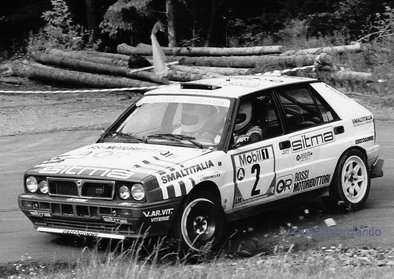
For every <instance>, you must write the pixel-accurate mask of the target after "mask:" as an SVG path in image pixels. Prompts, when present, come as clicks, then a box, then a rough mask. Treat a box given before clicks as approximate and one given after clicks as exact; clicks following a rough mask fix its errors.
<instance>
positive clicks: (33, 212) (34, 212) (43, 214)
mask: <svg viewBox="0 0 394 279" xmlns="http://www.w3.org/2000/svg"><path fill="white" fill-rule="evenodd" d="M29 212H30V214H31V215H32V216H38V217H51V213H50V212H49V211H41V210H29Z"/></svg>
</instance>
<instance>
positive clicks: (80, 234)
mask: <svg viewBox="0 0 394 279" xmlns="http://www.w3.org/2000/svg"><path fill="white" fill-rule="evenodd" d="M62 233H63V234H70V235H79V236H90V237H97V236H98V233H94V232H85V231H76V230H63V232H62Z"/></svg>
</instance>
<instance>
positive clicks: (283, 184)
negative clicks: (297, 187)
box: [275, 174, 293, 196]
mask: <svg viewBox="0 0 394 279" xmlns="http://www.w3.org/2000/svg"><path fill="white" fill-rule="evenodd" d="M292 186H293V175H291V174H289V175H286V176H282V177H280V178H279V180H278V182H277V183H276V187H275V196H281V195H285V194H288V193H290V192H291V189H292Z"/></svg>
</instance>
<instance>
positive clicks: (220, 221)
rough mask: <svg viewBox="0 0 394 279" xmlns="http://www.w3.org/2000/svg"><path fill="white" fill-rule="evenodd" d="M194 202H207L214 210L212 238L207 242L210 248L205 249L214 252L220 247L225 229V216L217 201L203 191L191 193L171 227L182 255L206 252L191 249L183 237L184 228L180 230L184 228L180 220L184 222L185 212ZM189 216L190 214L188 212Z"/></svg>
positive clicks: (185, 237) (214, 197)
mask: <svg viewBox="0 0 394 279" xmlns="http://www.w3.org/2000/svg"><path fill="white" fill-rule="evenodd" d="M196 200H208V201H210V202H211V203H212V208H213V209H214V211H215V212H214V213H213V216H215V223H216V225H215V231H214V234H213V236H212V240H211V241H208V242H209V243H210V246H207V247H206V248H210V249H209V250H210V251H211V252H214V251H216V250H217V249H218V247H220V243H221V241H222V238H223V236H224V233H225V228H226V221H225V214H224V211H223V208H222V207H221V204H220V201H219V199H218V198H217V197H216V196H214V195H212V194H211V193H209V192H205V191H196V192H195V193H192V194H191V195H190V196H189V197H188V198H187V200H186V201H185V203H184V205H183V206H182V210H181V211H180V212H179V213H178V214H177V217H176V221H175V222H174V225H173V236H174V237H175V238H176V240H177V241H178V242H179V248H180V250H181V251H182V252H183V253H200V252H208V251H206V250H205V249H198V248H196V247H194V248H192V247H190V245H189V244H188V242H190V241H188V240H187V236H185V235H184V231H185V230H186V228H184V229H182V226H185V222H184V223H182V220H183V221H185V216H184V215H185V213H187V212H186V211H185V210H187V209H188V206H189V205H190V204H192V203H193V202H194V201H196ZM189 214H190V212H189Z"/></svg>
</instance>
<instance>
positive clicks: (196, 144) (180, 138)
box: [147, 134, 204, 148]
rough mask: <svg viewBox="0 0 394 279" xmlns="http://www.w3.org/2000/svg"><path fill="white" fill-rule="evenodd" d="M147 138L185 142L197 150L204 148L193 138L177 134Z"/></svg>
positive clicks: (155, 135) (156, 135)
mask: <svg viewBox="0 0 394 279" xmlns="http://www.w3.org/2000/svg"><path fill="white" fill-rule="evenodd" d="M147 137H148V138H158V139H168V140H174V139H175V140H179V141H182V140H186V141H188V142H190V143H192V144H194V145H195V146H197V147H198V148H204V146H203V145H202V144H201V143H199V142H198V141H195V139H196V138H195V137H190V136H184V135H179V134H154V135H149V136H147Z"/></svg>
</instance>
